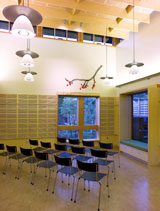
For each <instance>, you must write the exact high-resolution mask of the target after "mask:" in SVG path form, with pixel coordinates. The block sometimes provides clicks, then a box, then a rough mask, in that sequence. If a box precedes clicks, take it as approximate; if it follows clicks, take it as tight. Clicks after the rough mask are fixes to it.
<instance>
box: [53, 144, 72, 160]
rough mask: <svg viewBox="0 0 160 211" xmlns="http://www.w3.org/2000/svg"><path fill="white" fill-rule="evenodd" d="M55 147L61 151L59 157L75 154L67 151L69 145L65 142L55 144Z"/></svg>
mask: <svg viewBox="0 0 160 211" xmlns="http://www.w3.org/2000/svg"><path fill="white" fill-rule="evenodd" d="M54 146H55V149H56V150H57V151H59V152H60V153H59V154H58V156H59V157H71V156H73V154H72V153H69V152H67V146H66V145H65V144H54Z"/></svg>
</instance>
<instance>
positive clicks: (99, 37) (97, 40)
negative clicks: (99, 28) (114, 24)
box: [95, 35, 104, 44]
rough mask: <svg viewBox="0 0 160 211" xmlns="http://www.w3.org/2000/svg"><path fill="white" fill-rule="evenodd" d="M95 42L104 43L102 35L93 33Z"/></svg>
mask: <svg viewBox="0 0 160 211" xmlns="http://www.w3.org/2000/svg"><path fill="white" fill-rule="evenodd" d="M95 43H98V44H104V36H101V35H95Z"/></svg>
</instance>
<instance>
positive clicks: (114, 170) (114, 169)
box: [113, 160, 116, 180]
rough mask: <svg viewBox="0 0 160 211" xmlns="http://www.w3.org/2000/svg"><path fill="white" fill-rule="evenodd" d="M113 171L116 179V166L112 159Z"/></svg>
mask: <svg viewBox="0 0 160 211" xmlns="http://www.w3.org/2000/svg"><path fill="white" fill-rule="evenodd" d="M113 172H114V180H116V168H115V162H114V160H113Z"/></svg>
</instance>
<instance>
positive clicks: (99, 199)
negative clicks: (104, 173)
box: [98, 182, 101, 211]
mask: <svg viewBox="0 0 160 211" xmlns="http://www.w3.org/2000/svg"><path fill="white" fill-rule="evenodd" d="M98 183H99V197H98V211H99V210H100V202H101V183H100V182H98Z"/></svg>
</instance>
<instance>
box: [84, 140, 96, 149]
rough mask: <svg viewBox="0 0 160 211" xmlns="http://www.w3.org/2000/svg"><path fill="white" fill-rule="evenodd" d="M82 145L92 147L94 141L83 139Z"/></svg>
mask: <svg viewBox="0 0 160 211" xmlns="http://www.w3.org/2000/svg"><path fill="white" fill-rule="evenodd" d="M82 143H83V146H86V147H94V141H84V140H82Z"/></svg>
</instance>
